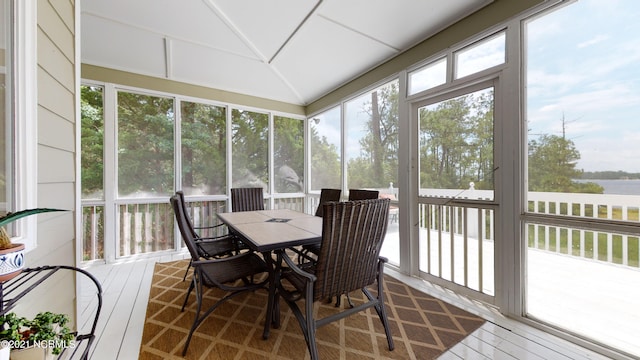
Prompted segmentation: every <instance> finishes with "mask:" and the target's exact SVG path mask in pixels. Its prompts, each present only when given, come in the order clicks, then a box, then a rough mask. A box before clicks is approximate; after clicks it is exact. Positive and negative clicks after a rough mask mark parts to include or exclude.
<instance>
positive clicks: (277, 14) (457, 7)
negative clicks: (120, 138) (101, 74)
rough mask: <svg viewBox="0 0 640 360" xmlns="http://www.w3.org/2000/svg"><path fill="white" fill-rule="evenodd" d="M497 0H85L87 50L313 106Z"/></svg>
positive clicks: (89, 56)
mask: <svg viewBox="0 0 640 360" xmlns="http://www.w3.org/2000/svg"><path fill="white" fill-rule="evenodd" d="M491 1H492V0H446V1H445V0H108V1H107V0H81V1H80V4H81V39H82V43H81V46H82V47H81V57H82V62H83V63H85V64H91V65H98V66H103V67H108V68H112V69H116V70H123V71H129V72H134V73H138V74H143V75H149V76H154V77H161V78H167V79H171V80H176V81H181V82H186V83H191V84H196V85H202V86H207V87H211V88H216V89H221V90H226V91H232V92H238V93H242V94H247V95H252V96H258V97H263V98H267V99H273V100H278V101H284V102H288V103H293V104H299V105H306V104H308V103H310V102H312V101H314V100H316V99H318V98H319V97H320V96H322V95H324V94H326V93H327V92H329V91H331V90H334V89H336V88H337V87H339V86H340V85H343V84H344V83H346V82H348V81H349V80H352V79H354V78H355V77H357V76H359V75H361V74H363V73H365V72H366V71H368V70H370V69H372V68H374V67H375V66H377V65H380V64H381V63H383V62H384V61H386V60H388V59H390V58H392V57H394V56H396V55H398V54H400V53H401V52H403V51H405V50H407V49H408V48H410V47H411V46H413V45H415V44H417V43H418V42H420V41H422V40H424V39H426V38H428V37H429V36H431V35H433V34H435V33H436V32H437V31H439V30H442V29H443V28H445V27H446V26H448V25H451V24H452V23H454V22H456V21H458V20H460V19H462V18H463V17H465V16H467V15H469V14H471V13H473V12H474V11H477V10H478V9H480V8H481V7H483V6H485V5H487V4H488V3H490V2H491Z"/></svg>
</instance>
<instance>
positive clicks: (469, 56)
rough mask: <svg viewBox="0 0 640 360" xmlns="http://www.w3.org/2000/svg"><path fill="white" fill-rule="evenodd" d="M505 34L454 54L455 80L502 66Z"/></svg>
mask: <svg viewBox="0 0 640 360" xmlns="http://www.w3.org/2000/svg"><path fill="white" fill-rule="evenodd" d="M505 39H506V36H505V33H504V32H501V33H499V34H496V35H494V36H491V37H489V38H486V39H483V40H481V41H479V42H477V43H475V44H473V45H470V46H468V47H466V48H464V49H462V50H460V51H457V52H456V53H455V69H456V70H455V74H456V76H455V77H456V79H459V78H462V77H465V76H467V75H471V74H475V73H477V72H480V71H482V70H485V69H488V68H491V67H494V66H497V65H501V64H504V62H505V61H506V43H505Z"/></svg>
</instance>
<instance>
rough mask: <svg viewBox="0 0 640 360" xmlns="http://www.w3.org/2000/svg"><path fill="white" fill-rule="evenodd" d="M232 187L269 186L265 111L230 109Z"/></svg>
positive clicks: (267, 122) (266, 115)
mask: <svg viewBox="0 0 640 360" xmlns="http://www.w3.org/2000/svg"><path fill="white" fill-rule="evenodd" d="M232 118H233V120H232V128H233V130H232V131H233V133H232V158H233V159H232V167H233V187H262V188H264V191H265V193H266V192H268V189H269V115H268V114H265V113H259V112H254V111H247V110H238V109H233V111H232Z"/></svg>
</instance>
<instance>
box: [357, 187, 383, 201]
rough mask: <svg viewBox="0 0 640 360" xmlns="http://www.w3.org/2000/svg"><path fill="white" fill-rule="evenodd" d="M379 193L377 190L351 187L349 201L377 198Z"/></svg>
mask: <svg viewBox="0 0 640 360" xmlns="http://www.w3.org/2000/svg"><path fill="white" fill-rule="evenodd" d="M379 194H380V192H379V191H377V190H364V189H349V201H353V200H371V199H377V198H378V195H379Z"/></svg>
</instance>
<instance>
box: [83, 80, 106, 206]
mask: <svg viewBox="0 0 640 360" xmlns="http://www.w3.org/2000/svg"><path fill="white" fill-rule="evenodd" d="M102 96H103V90H102V88H100V87H93V86H82V87H81V88H80V116H81V118H82V120H81V121H82V127H81V139H80V148H81V156H80V159H81V160H80V162H81V168H82V170H81V172H80V173H81V182H82V197H83V198H85V199H86V198H93V199H101V198H103V188H104V184H103V178H104V176H103V174H104V167H103V158H104V115H103V99H102Z"/></svg>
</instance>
